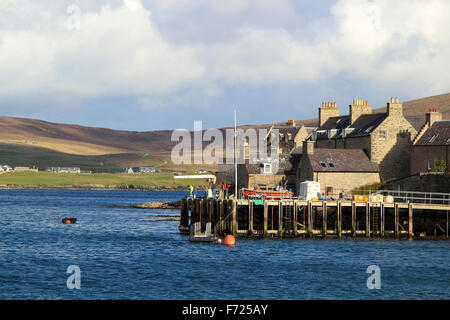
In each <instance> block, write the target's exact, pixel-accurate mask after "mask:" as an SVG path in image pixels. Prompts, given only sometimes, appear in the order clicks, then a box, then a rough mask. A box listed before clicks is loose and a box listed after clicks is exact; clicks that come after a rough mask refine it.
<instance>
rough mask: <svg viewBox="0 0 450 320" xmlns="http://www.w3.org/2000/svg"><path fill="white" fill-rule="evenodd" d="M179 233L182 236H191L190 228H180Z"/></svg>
mask: <svg viewBox="0 0 450 320" xmlns="http://www.w3.org/2000/svg"><path fill="white" fill-rule="evenodd" d="M178 231H179V232H180V233H181V234H189V231H190V228H189V227H187V226H178Z"/></svg>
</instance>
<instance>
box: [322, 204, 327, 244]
mask: <svg viewBox="0 0 450 320" xmlns="http://www.w3.org/2000/svg"><path fill="white" fill-rule="evenodd" d="M322 236H323V237H324V238H326V237H327V202H326V201H323V202H322Z"/></svg>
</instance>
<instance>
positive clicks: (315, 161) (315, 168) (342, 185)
mask: <svg viewBox="0 0 450 320" xmlns="http://www.w3.org/2000/svg"><path fill="white" fill-rule="evenodd" d="M303 181H317V182H319V183H320V187H321V190H322V192H323V193H324V194H327V195H338V194H340V193H349V192H350V191H351V190H353V189H355V188H357V187H360V186H362V185H367V184H373V183H379V182H380V168H379V165H378V164H377V163H374V162H372V161H370V160H369V157H368V156H367V154H366V153H365V152H364V151H363V150H362V149H343V148H340V149H339V148H333V149H328V148H315V147H314V141H305V142H304V144H303V156H302V157H301V160H300V164H299V165H298V168H297V188H296V190H300V183H301V182H303Z"/></svg>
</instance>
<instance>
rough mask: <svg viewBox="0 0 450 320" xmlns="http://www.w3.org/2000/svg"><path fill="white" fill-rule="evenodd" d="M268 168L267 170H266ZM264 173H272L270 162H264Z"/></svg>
mask: <svg viewBox="0 0 450 320" xmlns="http://www.w3.org/2000/svg"><path fill="white" fill-rule="evenodd" d="M267 168H268V170H267ZM264 174H272V164H271V163H264Z"/></svg>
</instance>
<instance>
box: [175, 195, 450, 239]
mask: <svg viewBox="0 0 450 320" xmlns="http://www.w3.org/2000/svg"><path fill="white" fill-rule="evenodd" d="M449 211H450V205H448V204H424V203H405V202H395V203H386V202H360V201H345V200H338V201H331V200H324V201H306V200H297V199H285V200H265V201H262V200H247V199H239V200H233V199H230V200H219V199H205V198H196V199H193V198H184V199H181V208H180V225H181V226H189V225H190V224H194V223H196V222H200V223H201V225H202V228H205V226H206V223H207V222H211V224H212V225H213V226H215V225H217V227H218V231H219V235H226V234H233V235H235V236H238V237H261V238H270V237H278V238H296V237H307V238H326V237H338V238H340V237H343V236H350V237H366V238H372V237H373V238H384V237H393V238H408V239H420V238H440V239H441V238H442V239H448V222H449Z"/></svg>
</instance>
